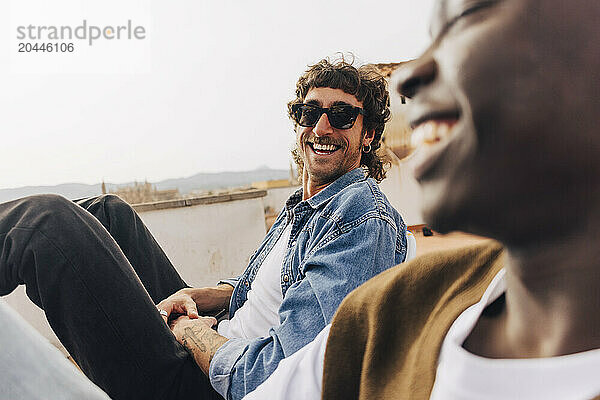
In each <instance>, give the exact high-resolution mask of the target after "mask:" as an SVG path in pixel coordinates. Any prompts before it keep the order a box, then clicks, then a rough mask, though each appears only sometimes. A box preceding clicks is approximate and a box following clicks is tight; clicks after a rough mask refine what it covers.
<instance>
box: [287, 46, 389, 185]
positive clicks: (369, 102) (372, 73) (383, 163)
mask: <svg viewBox="0 0 600 400" xmlns="http://www.w3.org/2000/svg"><path fill="white" fill-rule="evenodd" d="M319 87H327V88H332V89H341V90H343V91H344V92H345V93H348V94H351V95H353V96H354V97H356V99H357V100H358V101H360V102H361V103H362V104H363V109H364V110H365V113H366V115H365V118H364V120H363V121H364V122H363V134H364V133H365V132H370V131H374V132H375V135H374V138H373V141H372V142H371V151H369V152H368V153H364V152H363V153H361V154H362V155H361V159H360V165H362V166H363V167H364V168H366V169H367V170H368V176H370V177H371V178H373V179H375V180H376V181H377V182H381V181H382V180H383V179H384V178H385V173H386V171H385V170H386V167H387V166H388V165H389V161H388V159H387V157H386V156H385V154H378V153H379V152H378V150H379V148H380V147H381V135H382V134H383V128H384V127H385V123H386V122H387V121H388V120H389V119H390V96H389V93H388V90H387V82H386V80H385V78H384V77H383V76H382V75H381V73H380V72H379V70H378V69H377V68H376V67H375V66H372V65H362V66H360V67H358V68H356V67H354V66H353V65H352V62H346V60H345V59H344V57H343V56H342V57H341V59H340V60H338V61H334V62H331V61H330V60H329V59H328V58H326V59H323V60H321V61H319V62H318V63H316V64H315V65H311V66H309V68H308V70H307V71H306V72H305V73H304V75H302V76H301V77H300V78H299V79H298V82H297V83H296V98H295V99H294V100H292V101H290V102H289V103H288V105H287V106H288V116H289V117H290V118H291V119H292V120H293V117H292V106H293V105H294V104H297V103H302V102H303V101H304V98H305V97H306V95H307V94H308V92H309V91H310V90H311V89H314V88H319ZM294 128H296V124H295V123H294ZM292 156H293V158H294V161H295V162H296V164H298V170H299V172H300V173H301V171H302V168H303V163H302V158H301V157H300V154H299V153H298V149H297V148H296V149H294V150H293V151H292Z"/></svg>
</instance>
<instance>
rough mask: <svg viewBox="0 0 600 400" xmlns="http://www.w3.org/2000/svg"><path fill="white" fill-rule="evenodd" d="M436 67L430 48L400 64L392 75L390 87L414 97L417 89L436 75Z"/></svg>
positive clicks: (425, 84)
mask: <svg viewBox="0 0 600 400" xmlns="http://www.w3.org/2000/svg"><path fill="white" fill-rule="evenodd" d="M437 73H438V67H437V64H436V62H435V60H434V59H433V57H432V54H431V50H428V51H426V52H425V53H424V54H423V55H422V56H421V57H419V58H417V59H416V60H413V61H409V62H407V63H406V64H403V65H401V66H400V67H399V68H398V69H397V70H396V72H394V76H393V77H392V87H395V88H396V90H397V91H398V93H400V94H401V95H402V96H405V97H408V98H411V97H414V96H415V95H416V94H417V92H418V91H419V90H421V89H422V88H423V87H425V86H427V85H428V84H429V83H431V82H432V81H433V80H434V79H435V78H436V76H437Z"/></svg>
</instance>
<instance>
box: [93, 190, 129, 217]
mask: <svg viewBox="0 0 600 400" xmlns="http://www.w3.org/2000/svg"><path fill="white" fill-rule="evenodd" d="M98 202H99V203H100V204H102V207H103V208H104V211H105V212H106V213H107V214H109V215H120V216H123V215H131V214H133V213H134V210H133V208H132V207H131V206H130V205H129V203H127V202H126V201H125V200H123V199H122V198H120V197H119V196H117V195H115V194H103V195H102V196H100V197H98Z"/></svg>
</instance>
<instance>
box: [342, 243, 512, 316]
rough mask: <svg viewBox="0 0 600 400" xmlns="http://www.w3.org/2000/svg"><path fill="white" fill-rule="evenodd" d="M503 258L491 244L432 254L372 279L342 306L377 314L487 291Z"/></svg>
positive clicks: (495, 245)
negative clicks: (468, 291) (476, 288)
mask: <svg viewBox="0 0 600 400" xmlns="http://www.w3.org/2000/svg"><path fill="white" fill-rule="evenodd" d="M502 257H503V248H502V246H501V245H500V244H499V243H498V242H496V241H493V240H488V241H485V242H483V243H481V244H478V245H475V246H469V247H464V248H459V249H453V250H445V251H438V252H431V253H428V254H425V255H422V256H419V257H416V258H415V259H413V260H411V261H408V262H405V263H402V264H399V265H397V266H395V267H393V268H391V269H389V270H387V271H384V272H382V273H381V274H379V275H377V276H375V277H374V278H372V279H370V280H369V281H367V282H366V283H364V284H363V285H361V286H360V287H359V288H357V289H356V290H355V291H353V292H352V293H350V295H349V296H348V297H347V298H346V299H345V300H344V303H347V304H346V306H347V307H350V308H356V309H357V310H363V311H364V308H363V307H364V306H365V305H368V308H373V310H374V311H375V310H378V309H379V310H380V309H381V308H380V307H386V305H385V304H384V303H389V302H390V301H391V302H392V303H394V304H395V305H399V304H401V303H402V304H403V306H404V307H409V308H410V307H412V306H417V305H419V303H421V304H422V303H423V302H425V303H429V304H430V305H433V304H435V303H436V302H438V301H439V300H441V299H442V298H443V297H444V296H446V295H447V294H448V293H450V292H453V293H454V292H456V293H458V292H460V291H461V290H465V289H468V288H469V287H474V286H482V287H486V285H487V284H488V283H489V282H490V281H491V279H492V278H493V277H494V276H495V274H496V273H497V272H498V271H499V270H500V269H501V268H502V266H503V259H502ZM390 299H393V300H390Z"/></svg>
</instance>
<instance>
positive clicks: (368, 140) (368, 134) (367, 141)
mask: <svg viewBox="0 0 600 400" xmlns="http://www.w3.org/2000/svg"><path fill="white" fill-rule="evenodd" d="M374 137H375V129H371V130H370V131H366V132H365V136H364V137H363V140H362V142H363V145H364V146H368V145H370V144H371V142H372V141H373V138H374Z"/></svg>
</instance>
